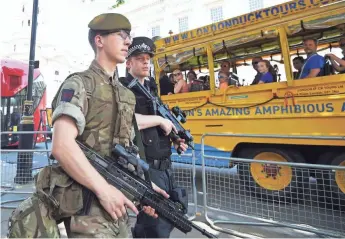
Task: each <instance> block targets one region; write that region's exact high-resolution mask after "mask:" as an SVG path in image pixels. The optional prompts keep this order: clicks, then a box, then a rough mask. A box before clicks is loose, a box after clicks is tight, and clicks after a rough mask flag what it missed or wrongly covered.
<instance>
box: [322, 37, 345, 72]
mask: <svg viewBox="0 0 345 239" xmlns="http://www.w3.org/2000/svg"><path fill="white" fill-rule="evenodd" d="M339 46H340V48H341V49H342V50H343V52H342V53H343V58H342V59H340V58H339V57H337V56H336V55H334V54H332V53H329V54H326V55H325V57H329V58H330V60H331V63H332V66H333V68H334V69H335V70H336V71H338V72H339V74H345V37H344V38H342V39H340V41H339Z"/></svg>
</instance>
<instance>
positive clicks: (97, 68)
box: [89, 60, 118, 84]
mask: <svg viewBox="0 0 345 239" xmlns="http://www.w3.org/2000/svg"><path fill="white" fill-rule="evenodd" d="M89 69H90V70H91V71H93V72H95V73H96V74H97V75H99V76H100V77H102V79H103V80H104V82H105V83H107V84H114V83H115V81H117V80H118V78H117V75H116V72H115V73H114V76H110V75H109V74H108V73H107V72H106V71H105V70H104V69H103V67H102V66H101V65H100V64H99V63H98V62H97V61H96V60H93V61H92V62H91V65H90V67H89Z"/></svg>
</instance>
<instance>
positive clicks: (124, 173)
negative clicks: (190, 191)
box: [77, 141, 217, 238]
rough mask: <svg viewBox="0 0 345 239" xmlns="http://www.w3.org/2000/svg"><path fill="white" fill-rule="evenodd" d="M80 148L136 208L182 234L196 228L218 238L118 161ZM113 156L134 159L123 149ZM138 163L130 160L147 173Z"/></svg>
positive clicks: (85, 148)
mask: <svg viewBox="0 0 345 239" xmlns="http://www.w3.org/2000/svg"><path fill="white" fill-rule="evenodd" d="M77 144H78V145H79V147H80V148H81V150H82V151H83V152H84V154H85V156H86V157H87V159H88V160H89V162H90V163H91V165H92V166H93V167H94V168H95V169H96V170H97V171H98V172H99V173H100V174H101V175H102V176H103V177H104V178H105V179H106V180H107V182H108V183H109V184H111V185H113V186H114V187H116V188H117V189H118V190H120V191H121V192H122V193H123V194H124V195H125V196H126V197H127V198H128V199H129V200H131V201H132V202H133V203H134V204H136V205H138V204H140V205H142V206H150V207H152V208H154V209H155V211H156V213H157V214H158V215H159V217H162V218H164V219H165V220H167V221H169V222H170V223H171V224H172V225H174V227H176V228H177V229H179V230H180V231H182V232H183V233H188V232H190V231H191V230H192V228H194V229H196V230H198V231H199V232H201V233H202V234H203V235H205V236H206V237H208V238H217V237H216V236H215V235H213V234H212V233H209V232H208V231H206V230H205V229H203V228H201V227H199V226H197V225H195V224H194V223H193V222H191V221H189V220H188V219H187V218H186V217H185V215H184V213H183V209H184V208H183V205H182V204H181V203H179V202H175V201H172V200H171V199H166V198H164V197H163V196H162V195H161V194H159V193H157V192H156V191H154V190H153V189H152V184H151V182H147V181H145V180H143V179H142V178H140V177H139V176H137V175H134V174H133V173H131V172H129V171H128V170H127V169H125V168H123V167H122V166H121V165H120V164H119V163H117V160H116V159H114V158H111V157H102V156H100V155H99V154H98V153H96V152H94V151H93V150H91V149H89V148H88V147H87V146H85V145H84V144H82V143H80V142H78V141H77ZM113 153H114V154H115V156H117V157H127V158H128V157H132V156H133V155H132V154H130V153H128V152H127V151H126V150H125V148H123V147H122V146H121V145H116V146H115V148H114V150H113ZM127 158H126V159H127ZM136 159H137V160H134V159H133V158H132V159H130V160H131V161H132V162H133V163H134V164H133V165H134V166H138V165H140V166H141V167H142V169H143V170H144V171H146V172H148V169H149V165H148V164H147V163H146V162H145V161H143V160H142V159H139V158H136ZM135 161H137V162H135ZM128 162H129V160H128Z"/></svg>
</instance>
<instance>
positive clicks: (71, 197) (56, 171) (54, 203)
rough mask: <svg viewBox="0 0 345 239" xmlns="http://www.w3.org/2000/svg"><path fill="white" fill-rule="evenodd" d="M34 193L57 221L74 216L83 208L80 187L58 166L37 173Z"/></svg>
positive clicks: (48, 167)
mask: <svg viewBox="0 0 345 239" xmlns="http://www.w3.org/2000/svg"><path fill="white" fill-rule="evenodd" d="M36 193H37V195H38V197H39V199H40V200H41V201H42V202H44V203H45V204H46V205H47V208H48V213H49V214H50V216H51V217H52V218H53V219H55V220H57V221H59V220H61V219H63V218H66V217H70V216H72V215H75V214H76V213H77V212H78V211H79V210H81V209H82V208H83V190H82V186H81V185H80V184H79V183H77V182H76V181H74V180H73V179H72V178H71V177H70V176H69V175H67V174H66V173H65V172H64V170H63V169H62V167H61V166H58V165H52V166H47V167H45V168H43V169H42V170H41V171H40V172H39V174H38V175H37V178H36Z"/></svg>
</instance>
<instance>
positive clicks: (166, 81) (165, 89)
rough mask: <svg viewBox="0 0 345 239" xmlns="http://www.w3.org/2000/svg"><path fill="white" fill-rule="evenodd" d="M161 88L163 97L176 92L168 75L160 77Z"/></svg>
mask: <svg viewBox="0 0 345 239" xmlns="http://www.w3.org/2000/svg"><path fill="white" fill-rule="evenodd" d="M162 72H163V71H162ZM159 86H160V92H161V95H169V94H173V92H174V84H173V83H172V81H171V80H170V78H169V77H168V76H167V75H166V74H161V75H160V79H159Z"/></svg>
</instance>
